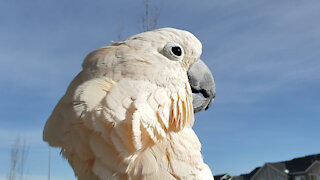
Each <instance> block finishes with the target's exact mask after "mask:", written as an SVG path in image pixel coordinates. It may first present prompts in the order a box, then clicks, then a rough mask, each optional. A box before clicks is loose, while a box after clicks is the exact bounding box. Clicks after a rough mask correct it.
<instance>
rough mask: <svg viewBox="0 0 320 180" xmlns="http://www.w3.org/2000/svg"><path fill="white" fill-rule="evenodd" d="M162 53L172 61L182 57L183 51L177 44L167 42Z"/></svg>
mask: <svg viewBox="0 0 320 180" xmlns="http://www.w3.org/2000/svg"><path fill="white" fill-rule="evenodd" d="M162 54H163V55H164V56H166V57H167V58H168V59H170V60H172V61H180V60H182V59H183V55H184V52H183V48H182V47H181V46H180V45H179V44H176V43H172V42H169V43H167V44H166V45H165V46H164V48H163V50H162Z"/></svg>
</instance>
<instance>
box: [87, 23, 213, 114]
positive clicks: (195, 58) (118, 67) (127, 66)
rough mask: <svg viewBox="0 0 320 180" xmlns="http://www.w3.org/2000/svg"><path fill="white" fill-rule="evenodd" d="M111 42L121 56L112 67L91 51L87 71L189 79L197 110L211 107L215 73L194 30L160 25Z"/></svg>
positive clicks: (163, 81)
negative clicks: (206, 63) (92, 55)
mask: <svg viewBox="0 0 320 180" xmlns="http://www.w3.org/2000/svg"><path fill="white" fill-rule="evenodd" d="M111 46H112V47H114V48H113V52H112V54H113V55H114V56H115V57H116V58H117V59H119V60H118V61H117V62H113V63H115V64H113V65H112V68H113V69H112V70H110V69H106V70H101V69H104V68H105V67H107V66H106V65H108V64H110V62H108V61H109V59H107V58H98V59H95V58H92V57H90V54H89V56H88V58H86V59H85V61H84V63H83V68H84V71H85V70H86V69H88V70H90V73H91V74H92V72H93V71H94V72H106V73H104V74H103V75H107V74H108V72H112V78H113V79H115V80H116V79H117V78H118V77H119V78H120V77H121V78H123V77H128V78H133V79H140V80H141V79H143V80H148V81H152V82H154V83H156V84H158V85H159V86H167V85H168V84H170V83H175V84H179V83H185V81H186V80H187V81H188V82H189V84H190V87H191V89H192V92H193V107H194V111H195V112H199V111H201V110H203V109H207V108H208V107H209V105H210V104H211V102H212V100H213V99H214V97H215V84H214V80H213V77H212V74H211V72H210V70H209V68H208V67H207V66H206V65H205V64H204V62H203V61H202V60H201V59H200V56H201V53H202V45H201V42H200V41H199V40H198V39H197V38H196V37H195V36H194V35H193V34H191V33H190V32H188V31H184V30H179V29H174V28H162V29H156V30H153V31H148V32H143V33H140V34H137V35H134V36H132V37H131V38H129V39H127V40H125V41H123V42H116V43H113V44H112V45H111ZM95 54H96V53H95ZM96 69H100V70H96ZM92 70H93V71H92ZM110 74H111V73H110ZM100 75H101V74H99V75H98V76H100ZM197 93H201V94H202V96H199V95H197Z"/></svg>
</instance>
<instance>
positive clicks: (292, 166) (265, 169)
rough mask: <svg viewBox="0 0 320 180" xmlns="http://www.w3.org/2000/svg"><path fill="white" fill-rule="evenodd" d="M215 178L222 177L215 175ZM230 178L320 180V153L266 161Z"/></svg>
mask: <svg viewBox="0 0 320 180" xmlns="http://www.w3.org/2000/svg"><path fill="white" fill-rule="evenodd" d="M215 180H222V179H221V177H216V176H215ZM230 180H320V154H315V155H309V156H305V157H300V158H295V159H292V160H289V161H282V162H274V163H265V164H264V165H263V166H262V167H257V168H255V169H254V170H253V171H251V172H250V173H248V174H242V175H240V176H233V177H231V178H230Z"/></svg>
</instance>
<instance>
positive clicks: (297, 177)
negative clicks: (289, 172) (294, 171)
mask: <svg viewBox="0 0 320 180" xmlns="http://www.w3.org/2000/svg"><path fill="white" fill-rule="evenodd" d="M294 180H306V178H305V177H304V176H296V177H295V178H294Z"/></svg>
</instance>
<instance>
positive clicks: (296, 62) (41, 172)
mask: <svg viewBox="0 0 320 180" xmlns="http://www.w3.org/2000/svg"><path fill="white" fill-rule="evenodd" d="M152 6H157V7H158V8H159V13H160V17H159V24H158V27H175V28H180V29H185V30H188V31H190V32H192V33H194V34H195V35H196V36H197V37H198V38H199V39H200V40H201V41H202V43H203V54H202V59H203V60H204V61H205V62H206V63H207V65H208V66H209V67H210V69H211V70H212V72H213V75H214V77H215V80H216V88H217V96H216V100H215V102H214V104H213V106H212V108H210V109H209V110H208V111H206V112H202V113H200V114H198V115H196V123H195V126H194V129H195V131H196V133H197V134H198V136H199V138H200V140H201V142H202V151H203V155H204V159H205V161H206V162H207V163H208V164H209V166H210V167H211V169H212V171H213V173H214V174H220V173H224V172H228V173H230V174H233V175H237V174H240V173H246V172H249V171H251V170H252V169H254V168H255V167H256V166H261V165H263V163H265V162H274V161H281V160H287V159H291V158H294V157H299V156H304V155H307V154H314V153H320V143H319V137H320V130H319V127H320V104H319V100H320V95H319V92H320V59H319V57H320V23H319V19H320V1H318V0H308V1H302V0H281V1H275V0H274V1H270V0H255V1H254V0H241V1H240V0H223V1H222V0H200V1H184V0H176V1H170V0H164V1H159V0H158V1H152ZM143 8H144V6H143V0H138V1H134V2H133V1H129V0H119V1H107V0H95V1H89V0H77V1H75V0H70V1H62V0H56V1H52V0H51V1H50V0H32V1H22V0H1V6H0V24H1V25H0V61H1V66H0V92H1V93H0V98H1V101H0V109H1V110H0V117H1V119H0V142H1V143H0V180H2V179H5V177H6V176H7V174H8V172H9V162H10V148H11V145H12V144H13V143H14V141H15V139H16V137H18V136H21V137H24V139H26V142H27V143H28V145H29V154H28V158H27V164H26V174H27V179H32V180H37V179H45V177H46V174H47V164H48V150H49V149H48V146H47V145H46V144H45V143H44V142H42V137H41V136H42V129H43V126H44V123H45V121H46V119H47V118H48V116H49V115H50V113H51V111H52V109H53V108H54V106H55V104H56V103H57V102H58V100H59V99H60V97H61V96H62V95H63V94H64V92H65V90H66V88H67V86H68V84H69V83H70V81H71V80H72V79H73V77H74V76H75V75H76V74H77V73H78V72H79V71H80V70H81V63H82V61H83V59H84V57H85V56H86V55H87V54H88V53H89V52H90V51H92V50H94V49H96V48H99V47H101V46H104V45H108V44H110V42H111V41H116V40H117V35H118V31H119V30H121V29H122V36H123V37H124V38H126V37H130V36H132V35H134V34H136V33H138V32H139V31H140V29H141V28H140V27H141V24H140V18H141V15H142V14H143ZM52 159H53V164H52V177H53V178H52V179H55V180H66V179H75V178H74V176H73V172H72V170H71V168H70V167H69V165H68V163H67V162H66V160H64V159H63V158H62V157H61V156H60V155H59V150H58V149H53V151H52Z"/></svg>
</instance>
